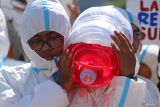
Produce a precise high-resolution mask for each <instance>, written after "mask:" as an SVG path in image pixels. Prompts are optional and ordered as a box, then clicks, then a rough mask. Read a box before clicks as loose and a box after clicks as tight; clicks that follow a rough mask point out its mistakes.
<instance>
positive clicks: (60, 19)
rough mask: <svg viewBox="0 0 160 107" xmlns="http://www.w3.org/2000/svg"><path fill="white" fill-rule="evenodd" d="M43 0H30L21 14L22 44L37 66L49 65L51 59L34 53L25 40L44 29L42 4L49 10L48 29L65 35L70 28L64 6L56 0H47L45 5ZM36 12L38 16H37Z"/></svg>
mask: <svg viewBox="0 0 160 107" xmlns="http://www.w3.org/2000/svg"><path fill="white" fill-rule="evenodd" d="M42 1H45V0H30V2H29V3H28V5H27V7H26V10H25V11H24V16H23V26H22V32H21V33H22V34H21V36H22V45H23V48H24V51H25V53H27V56H28V57H29V59H30V60H31V61H32V64H33V65H34V66H36V67H37V66H38V67H39V68H44V67H51V61H46V60H45V59H44V58H41V57H40V56H39V55H38V54H37V53H35V52H34V51H33V50H32V49H31V48H30V47H29V45H28V44H27V41H28V40H29V39H30V38H32V37H33V36H34V35H36V34H37V33H39V32H42V31H46V29H45V19H44V14H45V13H44V6H47V7H48V10H49V24H50V26H49V28H50V29H49V30H50V31H56V32H58V33H60V34H61V35H63V36H64V37H65V38H66V37H67V35H68V33H69V29H70V26H71V25H70V21H69V18H68V16H67V14H66V13H65V11H64V8H63V7H62V5H61V4H60V2H59V1H58V0H47V2H46V4H45V5H42V3H43V2H42ZM37 14H38V16H37Z"/></svg>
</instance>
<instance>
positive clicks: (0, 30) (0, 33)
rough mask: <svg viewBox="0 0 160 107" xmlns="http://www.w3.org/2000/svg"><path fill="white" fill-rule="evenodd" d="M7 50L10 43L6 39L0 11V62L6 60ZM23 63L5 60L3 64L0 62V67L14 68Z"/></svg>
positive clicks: (5, 29) (3, 19) (6, 35)
mask: <svg viewBox="0 0 160 107" xmlns="http://www.w3.org/2000/svg"><path fill="white" fill-rule="evenodd" d="M9 49H10V41H9V37H8V31H7V25H6V20H5V16H4V14H3V12H2V10H1V9H0V60H2V59H3V58H7V55H8V52H9ZM1 58H2V59H1ZM24 63H25V62H22V61H17V60H14V59H9V58H7V59H6V60H5V61H4V62H3V60H2V61H0V66H1V65H3V66H16V65H20V64H24Z"/></svg>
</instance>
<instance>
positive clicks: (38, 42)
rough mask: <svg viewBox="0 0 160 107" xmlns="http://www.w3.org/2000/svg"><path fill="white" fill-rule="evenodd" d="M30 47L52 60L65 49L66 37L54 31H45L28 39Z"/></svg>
mask: <svg viewBox="0 0 160 107" xmlns="http://www.w3.org/2000/svg"><path fill="white" fill-rule="evenodd" d="M28 44H29V45H30V47H31V48H32V49H33V50H34V51H35V52H36V53H37V54H38V55H39V56H41V57H42V58H44V59H46V60H52V59H53V57H54V56H59V55H60V54H61V53H62V51H63V46H64V37H63V36H62V35H61V34H59V33H57V32H54V31H44V32H40V33H38V34H36V35H35V36H34V37H32V38H31V39H30V40H28Z"/></svg>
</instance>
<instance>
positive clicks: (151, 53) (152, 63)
mask: <svg viewBox="0 0 160 107" xmlns="http://www.w3.org/2000/svg"><path fill="white" fill-rule="evenodd" d="M115 8H116V9H117V10H118V11H119V12H120V13H121V14H122V15H123V16H124V17H125V18H126V19H127V20H128V21H129V22H130V23H132V24H135V25H136V26H137V27H138V28H140V24H139V22H138V19H137V18H136V17H135V16H133V15H132V14H131V13H130V12H129V11H127V10H124V9H121V8H118V7H115ZM137 51H138V52H137V53H136V55H138V59H139V61H141V62H144V63H146V64H147V65H148V66H149V67H150V68H151V70H152V71H153V73H152V76H151V80H149V79H147V78H144V77H141V76H139V75H138V77H139V78H140V79H142V80H144V81H145V82H146V86H147V90H146V93H145V95H146V96H145V102H147V103H148V106H153V104H155V105H156V106H157V107H158V103H160V102H159V99H160V96H159V91H158V88H157V86H156V85H155V84H158V75H157V74H158V73H157V72H156V71H157V66H158V54H159V46H155V45H149V46H147V45H144V46H142V50H141V51H140V48H139V49H138V50H137ZM139 56H140V57H139ZM139 61H138V63H139ZM137 73H138V72H137ZM152 81H153V82H154V84H153V82H152ZM146 106H147V104H146Z"/></svg>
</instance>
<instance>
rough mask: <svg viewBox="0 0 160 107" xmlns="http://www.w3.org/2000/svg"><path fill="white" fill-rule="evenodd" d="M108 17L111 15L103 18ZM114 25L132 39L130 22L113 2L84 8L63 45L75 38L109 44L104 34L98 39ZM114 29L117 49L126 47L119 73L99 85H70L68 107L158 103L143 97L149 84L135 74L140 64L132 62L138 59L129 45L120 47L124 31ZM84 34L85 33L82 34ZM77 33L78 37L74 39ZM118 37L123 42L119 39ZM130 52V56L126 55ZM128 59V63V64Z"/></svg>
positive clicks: (104, 106) (121, 58) (74, 41)
mask: <svg viewBox="0 0 160 107" xmlns="http://www.w3.org/2000/svg"><path fill="white" fill-rule="evenodd" d="M107 17H110V18H108V19H104V18H107ZM107 20H108V21H107ZM98 22H99V23H98ZM110 23H111V24H110ZM109 25H112V26H109ZM115 26H117V27H118V28H119V30H120V31H121V32H123V33H124V34H125V35H126V36H128V39H129V40H130V41H132V39H133V38H132V35H133V33H132V32H133V31H132V28H131V25H130V23H129V22H128V21H127V19H126V18H124V16H122V14H121V13H119V12H118V11H117V10H116V9H115V8H114V7H113V6H105V7H93V8H89V9H87V10H86V11H84V12H83V13H82V14H81V15H80V16H79V17H78V18H77V20H76V21H75V23H74V24H73V27H72V30H71V33H70V35H69V38H68V41H67V42H66V46H68V45H69V44H72V43H77V42H86V43H98V44H101V45H103V46H110V43H112V42H111V41H112V40H111V38H107V37H106V40H105V39H103V41H101V39H102V38H103V37H102V36H106V35H108V31H109V30H111V32H112V33H113V31H114V30H117V29H116V27H115ZM114 27H115V28H114ZM114 33H115V34H114V35H115V37H116V38H118V39H115V37H113V36H112V39H113V41H114V42H115V43H116V45H117V46H118V48H120V50H121V49H122V50H121V51H126V52H125V53H127V54H124V53H123V55H124V56H123V55H122V56H119V58H120V71H121V76H118V77H114V78H113V79H112V81H111V84H110V85H109V86H102V87H97V88H86V87H80V86H78V87H77V86H75V87H72V89H71V91H70V92H69V100H70V105H69V107H142V106H144V107H147V106H154V107H158V106H159V104H158V103H157V102H156V103H150V102H146V99H145V97H146V96H147V95H146V93H145V91H146V90H147V88H148V87H146V82H145V81H143V80H141V79H139V78H137V79H135V76H136V75H137V73H138V70H139V67H138V68H137V69H135V66H136V64H133V63H139V62H138V60H137V62H136V59H135V60H133V59H134V58H135V52H134V50H132V49H129V50H130V51H129V50H128V51H127V48H129V47H125V48H124V47H123V48H122V47H121V46H122V44H123V45H124V44H125V45H126V44H128V43H127V42H126V41H128V40H126V39H124V38H125V37H124V35H123V34H121V33H118V32H114ZM97 34H98V35H97ZM78 35H83V36H78ZM84 35H85V36H86V37H84ZM92 35H94V36H93V38H95V35H97V38H96V39H95V40H94V39H93V38H91V37H90V38H89V36H92ZM112 35H113V34H112ZM119 35H121V37H122V38H123V39H122V38H120V37H119ZM122 35H123V36H122ZM76 36H77V38H78V39H76ZM83 37H84V38H85V39H84V38H83ZM73 38H74V39H73ZM100 38H101V39H100ZM98 40H100V42H98ZM121 40H122V41H123V42H121ZM120 44H121V45H120ZM129 44H130V47H132V46H131V43H129ZM111 46H112V47H113V49H114V50H115V52H116V53H118V51H117V48H116V46H115V45H114V44H112V45H111ZM125 49H126V50H125ZM131 50H132V52H131ZM130 52H131V53H130ZM120 53H121V52H120ZM129 53H130V55H131V56H128V55H129ZM133 57H134V58H133ZM132 58H133V59H132ZM127 63H130V64H128V65H127ZM130 65H132V66H130ZM133 65H134V66H133ZM132 68H133V69H132ZM136 70H137V71H136ZM127 73H128V74H127ZM128 80H129V81H130V82H129V81H128ZM128 83H129V84H128ZM127 84H128V85H127ZM127 87H128V88H127ZM147 94H148V93H147ZM149 98H151V96H149Z"/></svg>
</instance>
